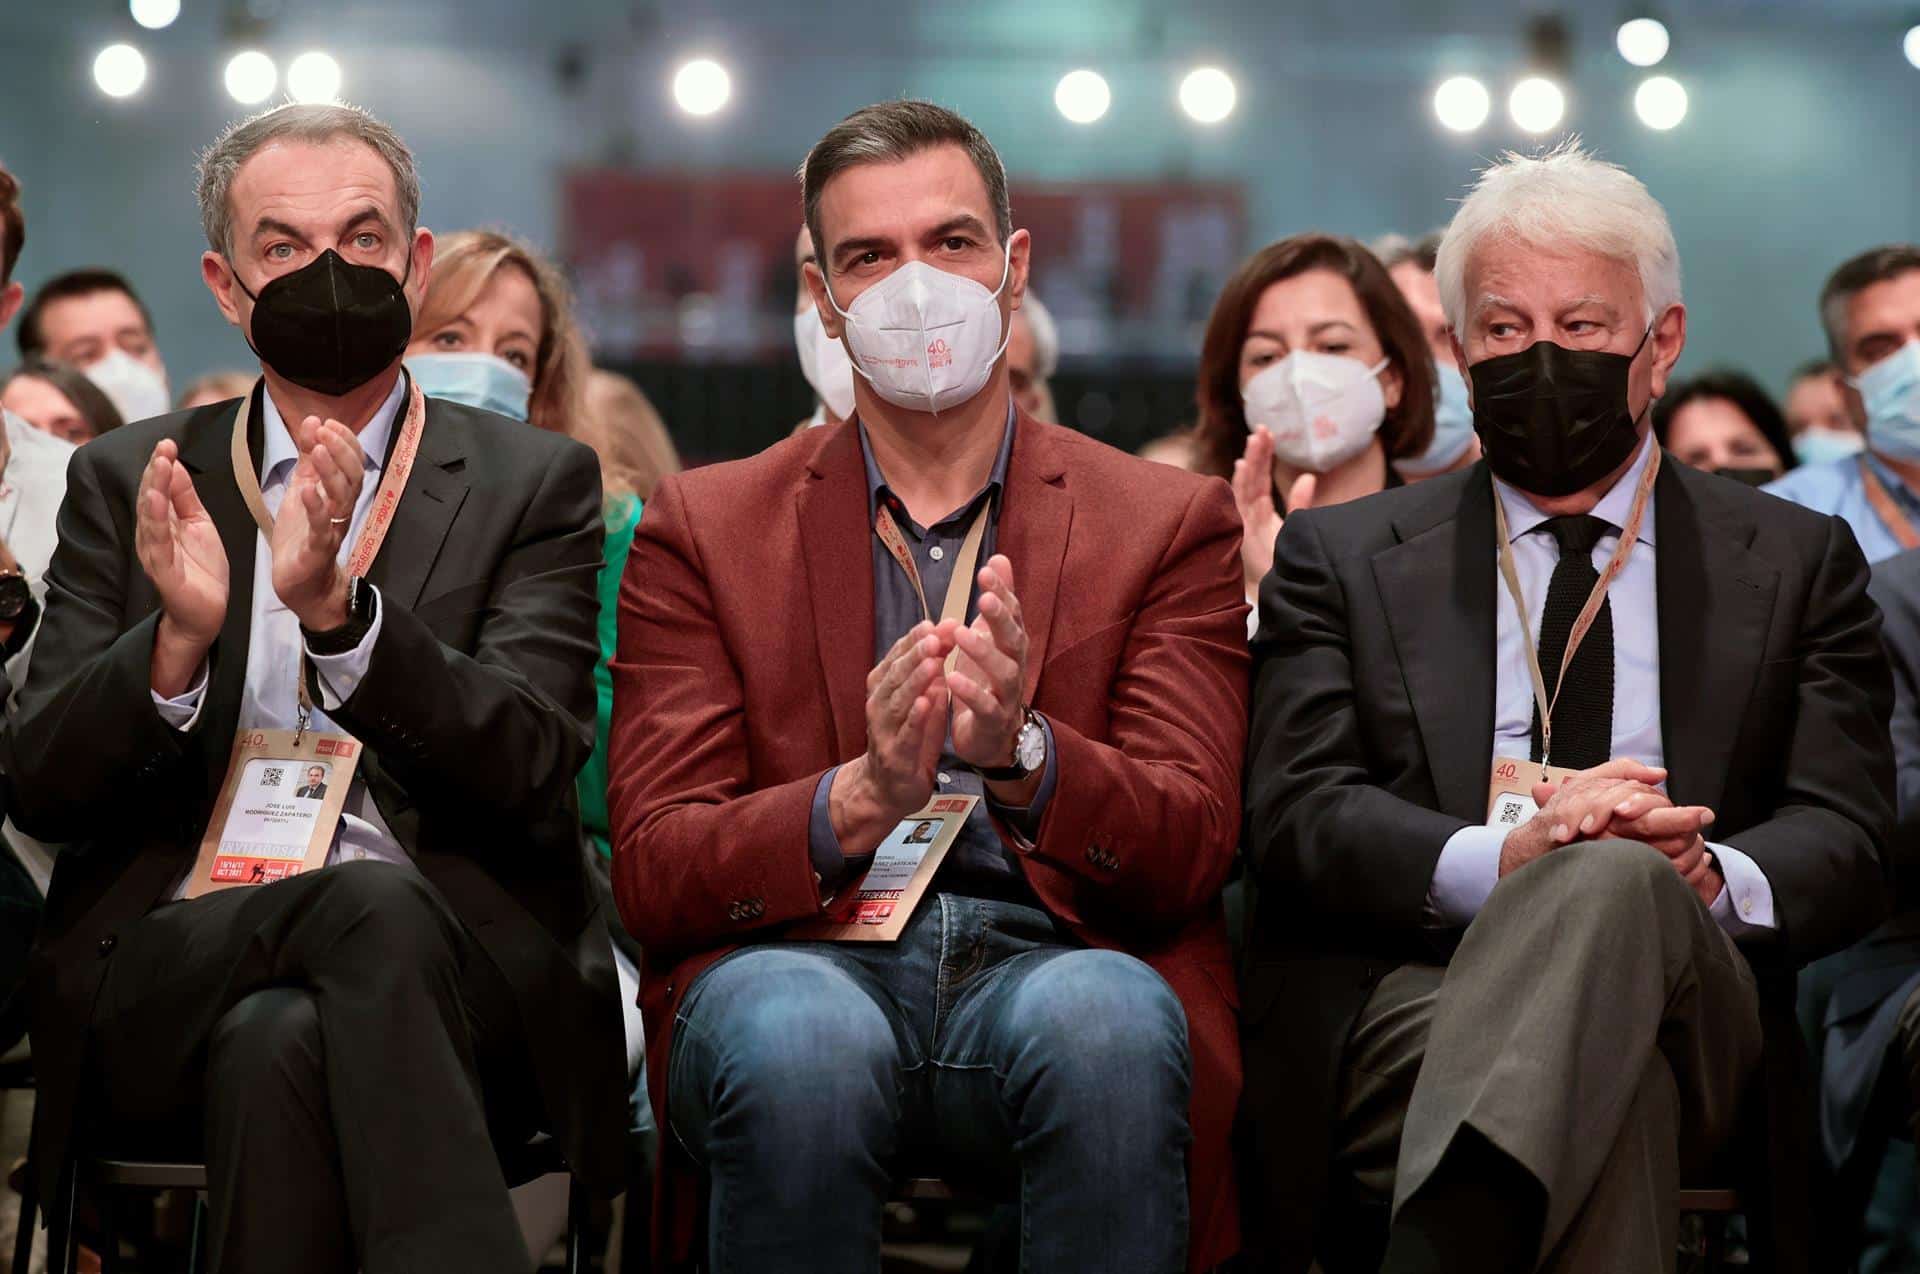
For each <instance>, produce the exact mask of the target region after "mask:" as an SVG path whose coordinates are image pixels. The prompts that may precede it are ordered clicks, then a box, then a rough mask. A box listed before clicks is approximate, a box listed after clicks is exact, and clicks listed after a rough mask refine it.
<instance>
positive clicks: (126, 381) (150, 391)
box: [84, 347, 173, 425]
mask: <svg viewBox="0 0 1920 1274" xmlns="http://www.w3.org/2000/svg"><path fill="white" fill-rule="evenodd" d="M84 370H85V372H86V373H87V379H88V380H90V381H92V382H93V383H94V384H95V385H98V386H99V387H100V392H101V393H103V394H105V395H106V396H107V397H108V398H109V399H110V400H112V402H113V405H114V408H115V410H117V411H118V412H119V413H120V419H121V420H123V421H125V422H126V423H127V424H129V425H130V424H132V423H133V422H134V421H136V420H151V419H152V418H153V417H155V416H164V415H166V414H167V413H168V412H169V411H171V410H172V409H173V400H172V396H171V395H170V393H169V391H168V389H167V374H166V373H165V372H160V371H155V370H154V369H153V368H151V367H149V366H147V364H145V363H143V362H141V361H140V360H139V359H137V358H135V357H134V356H133V355H131V354H129V353H127V351H125V350H123V349H120V348H118V347H115V348H114V349H111V350H108V351H107V356H106V357H105V358H103V359H101V360H100V361H99V362H97V363H94V364H92V365H91V366H89V367H87V368H85V369H84Z"/></svg>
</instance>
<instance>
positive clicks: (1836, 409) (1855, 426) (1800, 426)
mask: <svg viewBox="0 0 1920 1274" xmlns="http://www.w3.org/2000/svg"><path fill="white" fill-rule="evenodd" d="M1786 413H1787V430H1788V432H1789V433H1791V434H1792V435H1793V453H1794V455H1795V456H1797V457H1799V460H1800V463H1801V464H1822V463H1824V462H1826V461H1828V460H1839V459H1841V458H1843V457H1846V456H1851V455H1857V454H1859V452H1860V449H1861V448H1863V447H1865V446H1866V445H1867V439H1866V435H1865V434H1863V433H1862V432H1861V431H1860V425H1859V422H1857V421H1855V420H1854V418H1853V415H1852V413H1851V412H1849V411H1848V410H1847V387H1846V385H1845V384H1844V383H1843V381H1842V377H1841V374H1840V369H1839V368H1838V367H1836V366H1834V364H1833V360H1832V359H1827V358H1816V359H1814V360H1813V361H1812V362H1810V363H1806V364H1803V365H1802V366H1801V367H1800V369H1799V370H1798V371H1796V372H1794V374H1793V381H1792V383H1791V384H1790V385H1788V386H1787V406H1786Z"/></svg>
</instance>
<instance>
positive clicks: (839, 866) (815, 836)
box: [807, 765, 847, 898]
mask: <svg viewBox="0 0 1920 1274" xmlns="http://www.w3.org/2000/svg"><path fill="white" fill-rule="evenodd" d="M839 772H840V767H839V766H837V765H836V766H834V767H833V768H832V769H831V770H828V771H827V772H826V773H825V774H822V775H821V776H820V783H819V785H818V786H816V787H815V788H814V789H813V810H812V812H811V813H809V814H808V815H807V854H808V856H809V857H811V858H812V859H813V874H814V875H815V876H816V877H818V878H819V881H820V896H821V897H823V898H824V897H826V896H827V895H828V894H831V893H832V892H834V890H836V889H838V888H839V887H840V877H841V876H843V875H845V874H846V870H847V859H846V855H844V854H842V853H841V852H840V837H839V836H838V834H836V833H835V832H834V830H833V811H832V810H831V808H830V807H829V805H828V794H829V793H830V792H832V791H833V776H834V775H836V774H838V773H839Z"/></svg>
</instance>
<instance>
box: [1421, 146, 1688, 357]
mask: <svg viewBox="0 0 1920 1274" xmlns="http://www.w3.org/2000/svg"><path fill="white" fill-rule="evenodd" d="M1489 238H1501V239H1507V240H1509V241H1512V242H1517V243H1523V244H1526V245H1528V246H1530V247H1535V248H1544V249H1548V250H1550V251H1555V252H1566V251H1573V252H1587V253H1592V254H1593V255H1595V256H1601V257H1606V258H1608V259H1610V260H1614V261H1620V262H1624V263H1628V264H1631V265H1632V266H1633V267H1634V268H1635V269H1637V270H1638V271H1639V273H1640V289H1641V291H1642V292H1643V293H1644V294H1645V295H1646V302H1647V313H1646V320H1647V322H1649V323H1651V322H1652V321H1653V320H1654V318H1655V317H1656V316H1657V315H1658V314H1659V313H1660V312H1661V311H1663V310H1665V309H1666V308H1667V307H1668V306H1670V305H1678V304H1679V303H1680V249H1679V248H1678V247H1677V246H1675V244H1674V242H1673V227H1671V226H1670V225H1668V224H1667V213H1666V210H1665V209H1664V208H1662V207H1661V206H1660V204H1659V201H1658V200H1656V199H1655V198H1654V197H1653V196H1652V195H1650V194H1648V193H1647V188H1646V187H1645V186H1644V185H1642V184H1641V183H1640V179H1639V178H1637V177H1635V176H1634V175H1633V174H1632V173H1630V172H1628V171H1627V170H1626V169H1624V168H1622V167H1620V165H1618V164H1610V163H1607V162H1606V161H1604V160H1601V159H1596V158H1594V157H1593V156H1592V155H1591V154H1589V153H1588V152H1587V151H1586V149H1585V148H1584V147H1582V146H1581V145H1580V142H1579V140H1578V139H1577V138H1575V139H1572V140H1569V141H1566V142H1563V143H1562V144H1560V145H1559V146H1556V147H1555V148H1554V149H1552V150H1550V151H1547V152H1546V153H1545V154H1541V155H1520V154H1515V153H1514V152H1512V151H1508V152H1507V153H1506V154H1505V155H1503V156H1501V157H1500V159H1499V161H1498V162H1497V163H1495V164H1494V165H1493V166H1492V167H1490V168H1488V169H1487V170H1486V171H1485V172H1483V173H1481V174H1480V180H1479V181H1477V182H1475V183H1474V187H1473V190H1472V191H1471V192H1470V193H1469V194H1468V195H1467V197H1466V198H1465V199H1464V200H1462V201H1461V204H1460V210H1459V211H1458V212H1456V213H1455V214H1454V216H1453V221H1452V223H1451V224H1449V225H1448V226H1447V232H1446V234H1445V235H1444V236H1442V238H1441V240H1440V253H1439V259H1438V260H1437V261H1436V262H1435V264H1434V271H1433V276H1434V282H1435V284H1437V285H1438V287H1439V289H1440V307H1441V308H1442V309H1443V310H1445V311H1446V313H1447V322H1448V323H1449V324H1451V325H1452V327H1453V330H1454V331H1456V332H1464V331H1466V319H1467V262H1468V261H1469V260H1470V259H1471V258H1472V256H1473V254H1474V252H1475V250H1476V249H1478V248H1479V246H1480V244H1481V243H1482V241H1484V240H1486V239H1489Z"/></svg>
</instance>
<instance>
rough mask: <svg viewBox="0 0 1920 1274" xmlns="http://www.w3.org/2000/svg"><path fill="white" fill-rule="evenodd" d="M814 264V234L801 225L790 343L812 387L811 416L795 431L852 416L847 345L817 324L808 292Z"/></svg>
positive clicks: (795, 260)
mask: <svg viewBox="0 0 1920 1274" xmlns="http://www.w3.org/2000/svg"><path fill="white" fill-rule="evenodd" d="M813 262H814V254H813V235H812V234H810V233H808V231H807V228H806V226H804V225H803V226H801V227H800V236H799V238H797V239H795V240H794V244H793V272H794V274H795V275H797V276H798V277H799V280H800V286H799V289H798V291H797V292H796V293H795V294H794V298H793V344H794V347H795V349H797V350H798V351H799V353H800V372H801V374H802V375H803V376H805V377H806V378H807V384H808V385H810V386H812V387H813V415H811V416H809V417H807V418H806V419H805V420H803V421H801V422H800V423H799V424H798V425H797V426H795V428H796V429H805V428H807V427H808V426H810V425H837V424H839V423H840V422H841V421H843V420H846V419H848V418H849V417H851V416H852V415H853V376H854V372H853V360H852V359H850V358H848V357H847V349H846V346H844V345H842V344H841V343H840V342H839V341H838V340H836V339H835V338H834V337H831V336H829V335H827V329H826V328H824V327H822V326H821V325H820V310H819V307H817V306H815V305H814V303H813V293H811V292H809V291H807V267H808V266H810V265H812V264H813Z"/></svg>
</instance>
